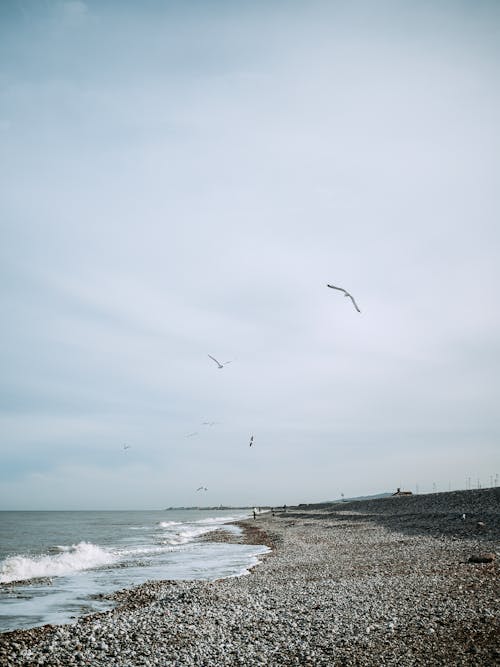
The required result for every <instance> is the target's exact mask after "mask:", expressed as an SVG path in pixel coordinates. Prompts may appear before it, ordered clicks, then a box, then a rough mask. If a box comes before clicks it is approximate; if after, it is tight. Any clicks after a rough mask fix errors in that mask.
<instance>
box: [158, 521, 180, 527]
mask: <svg viewBox="0 0 500 667" xmlns="http://www.w3.org/2000/svg"><path fill="white" fill-rule="evenodd" d="M180 525H181V522H180V521H160V522H159V523H158V526H159V527H160V528H170V526H180Z"/></svg>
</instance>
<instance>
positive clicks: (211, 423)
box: [201, 422, 219, 426]
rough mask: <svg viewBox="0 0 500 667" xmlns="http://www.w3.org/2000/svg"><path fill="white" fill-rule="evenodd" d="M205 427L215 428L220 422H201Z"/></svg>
mask: <svg viewBox="0 0 500 667" xmlns="http://www.w3.org/2000/svg"><path fill="white" fill-rule="evenodd" d="M201 423H202V425H203V426H215V424H218V423H219V422H201Z"/></svg>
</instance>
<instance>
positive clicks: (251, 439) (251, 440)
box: [249, 435, 253, 447]
mask: <svg viewBox="0 0 500 667" xmlns="http://www.w3.org/2000/svg"><path fill="white" fill-rule="evenodd" d="M252 445H253V435H252V436H251V437H250V444H249V447H251V446H252Z"/></svg>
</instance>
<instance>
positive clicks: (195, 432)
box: [186, 431, 198, 438]
mask: <svg viewBox="0 0 500 667" xmlns="http://www.w3.org/2000/svg"><path fill="white" fill-rule="evenodd" d="M195 435H198V431H193V432H192V433H186V438H192V437H193V436H195Z"/></svg>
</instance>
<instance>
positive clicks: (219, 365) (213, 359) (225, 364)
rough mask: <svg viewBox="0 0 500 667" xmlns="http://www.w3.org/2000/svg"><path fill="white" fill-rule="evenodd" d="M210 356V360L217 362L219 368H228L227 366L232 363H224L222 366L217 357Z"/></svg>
mask: <svg viewBox="0 0 500 667" xmlns="http://www.w3.org/2000/svg"><path fill="white" fill-rule="evenodd" d="M208 356H209V357H210V359H212V361H215V363H216V364H217V367H218V368H224V366H227V364H230V363H231V362H230V361H223V362H222V364H221V362H220V361H218V360H217V359H216V358H215V357H212V355H211V354H209V355H208Z"/></svg>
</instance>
